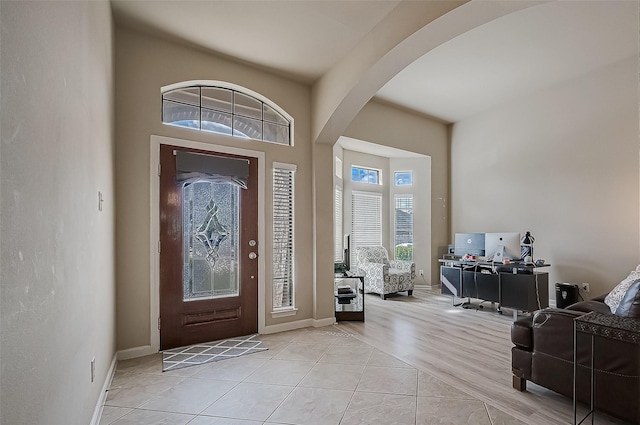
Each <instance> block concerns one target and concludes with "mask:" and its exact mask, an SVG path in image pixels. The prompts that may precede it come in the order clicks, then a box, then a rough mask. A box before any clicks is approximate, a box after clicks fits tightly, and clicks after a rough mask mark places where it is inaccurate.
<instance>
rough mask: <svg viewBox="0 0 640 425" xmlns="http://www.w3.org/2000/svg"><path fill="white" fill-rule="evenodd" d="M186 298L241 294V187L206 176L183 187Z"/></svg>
mask: <svg viewBox="0 0 640 425" xmlns="http://www.w3.org/2000/svg"><path fill="white" fill-rule="evenodd" d="M182 218H183V219H182V223H183V229H182V232H183V234H182V236H183V238H182V240H183V256H182V258H183V261H184V267H183V291H184V298H183V299H184V301H195V300H203V299H212V298H223V297H234V296H238V295H239V288H240V273H239V264H240V261H239V253H240V247H239V234H240V188H239V186H237V185H235V184H231V183H220V182H214V181H210V180H206V179H201V180H197V181H195V182H186V183H185V184H184V185H183V187H182Z"/></svg>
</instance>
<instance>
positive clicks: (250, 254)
mask: <svg viewBox="0 0 640 425" xmlns="http://www.w3.org/2000/svg"><path fill="white" fill-rule="evenodd" d="M256 258H258V254H256V253H255V252H250V253H249V260H255V259H256Z"/></svg>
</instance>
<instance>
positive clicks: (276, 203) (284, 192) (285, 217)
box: [273, 164, 295, 309]
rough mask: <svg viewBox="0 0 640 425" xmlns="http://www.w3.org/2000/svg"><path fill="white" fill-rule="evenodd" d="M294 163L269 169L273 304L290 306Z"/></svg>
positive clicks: (278, 306) (292, 301)
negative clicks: (271, 185) (271, 189)
mask: <svg viewBox="0 0 640 425" xmlns="http://www.w3.org/2000/svg"><path fill="white" fill-rule="evenodd" d="M294 172H295V167H291V166H286V164H279V165H278V166H275V165H274V169H273V308H274V309H280V308H292V307H294V298H293V295H294V294H293V289H294V282H293V276H294V272H293V268H294V263H293V258H294V237H293V236H294V223H293V208H294V203H293V193H294V192H293V188H294Z"/></svg>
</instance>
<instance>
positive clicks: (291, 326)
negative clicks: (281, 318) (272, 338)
mask: <svg viewBox="0 0 640 425" xmlns="http://www.w3.org/2000/svg"><path fill="white" fill-rule="evenodd" d="M334 323H336V318H335V317H327V318H326V319H319V320H316V319H304V320H298V321H295V322H288V323H281V324H279V325H270V326H265V327H264V332H262V333H264V334H275V333H278V332H287V331H293V330H296V329H302V328H311V327H313V328H320V327H322V326H330V325H333V324H334Z"/></svg>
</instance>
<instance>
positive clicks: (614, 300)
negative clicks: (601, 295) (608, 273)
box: [604, 265, 640, 313]
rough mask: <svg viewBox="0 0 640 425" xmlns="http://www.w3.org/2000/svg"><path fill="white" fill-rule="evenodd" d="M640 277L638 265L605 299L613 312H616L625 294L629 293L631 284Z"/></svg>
mask: <svg viewBox="0 0 640 425" xmlns="http://www.w3.org/2000/svg"><path fill="white" fill-rule="evenodd" d="M638 279H640V265H638V267H636V269H635V270H634V271H632V272H631V273H629V276H627V277H626V278H625V279H624V280H623V281H622V282H620V283H619V284H618V285H617V286H616V287H615V288H613V290H612V291H611V292H609V295H607V296H606V297H605V299H604V302H605V304H607V305H608V306H609V309H611V312H612V313H615V312H616V310H617V308H618V305H619V304H620V301H622V298H624V294H626V293H627V289H629V287H630V286H631V284H632V283H633V282H635V281H636V280H638Z"/></svg>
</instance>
